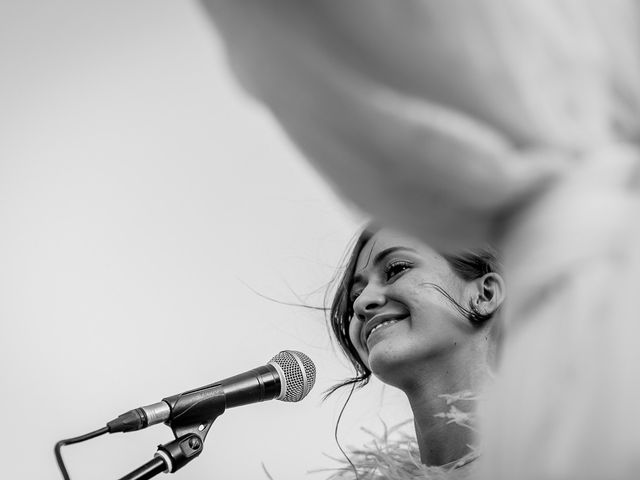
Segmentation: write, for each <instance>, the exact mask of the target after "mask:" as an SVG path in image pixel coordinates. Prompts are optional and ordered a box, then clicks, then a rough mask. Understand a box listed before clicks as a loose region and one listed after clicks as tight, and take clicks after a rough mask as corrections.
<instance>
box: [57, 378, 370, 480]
mask: <svg viewBox="0 0 640 480" xmlns="http://www.w3.org/2000/svg"><path fill="white" fill-rule="evenodd" d="M355 389H356V384H355V382H354V383H352V384H351V390H350V391H349V395H348V396H347V399H346V400H345V401H344V405H342V408H341V409H340V414H339V415H338V420H337V421H336V428H335V429H334V431H333V438H334V439H335V441H336V444H337V445H338V448H339V449H340V451H341V452H342V455H344V458H346V459H347V462H349V465H351V468H352V469H353V473H354V474H355V476H356V480H360V476H359V475H358V469H357V468H356V466H355V465H354V464H353V462H352V461H351V459H350V458H349V455H347V452H345V451H344V449H343V448H342V445H341V444H340V440H339V439H338V427H339V425H340V420H342V414H343V413H344V411H345V409H346V408H347V404H348V403H349V400H351V396H352V395H353V391H354V390H355ZM65 480H66V479H65Z"/></svg>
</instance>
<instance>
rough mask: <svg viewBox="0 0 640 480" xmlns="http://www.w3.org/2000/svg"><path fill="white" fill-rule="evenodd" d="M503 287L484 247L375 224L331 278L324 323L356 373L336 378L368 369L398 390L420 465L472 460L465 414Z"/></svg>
mask: <svg viewBox="0 0 640 480" xmlns="http://www.w3.org/2000/svg"><path fill="white" fill-rule="evenodd" d="M504 293H505V290H504V282H503V280H502V277H501V276H500V274H499V273H497V265H496V259H495V257H494V255H493V254H492V253H491V252H490V251H488V250H485V251H479V252H466V253H465V254H463V255H458V256H449V255H447V256H445V255H441V254H439V253H438V252H436V251H435V250H434V249H432V248H431V247H429V246H427V245H426V244H424V243H421V242H419V241H417V240H415V239H413V238H411V237H409V236H407V235H403V234H400V233H397V232H395V231H392V230H389V229H384V228H383V229H377V228H375V227H369V228H367V229H365V230H364V231H363V232H362V234H361V235H360V237H359V238H358V239H357V241H356V244H355V246H354V248H353V251H352V253H351V256H350V258H349V260H348V262H347V265H346V269H345V273H344V275H343V278H342V279H341V281H340V282H339V284H338V289H337V292H336V295H335V297H334V301H333V304H332V307H331V315H330V320H331V327H332V330H333V333H334V334H335V336H336V338H337V341H338V343H339V345H340V347H341V348H342V350H343V351H344V353H345V354H346V355H347V357H348V358H349V360H350V361H351V362H352V364H353V366H354V367H355V370H356V373H357V375H356V377H354V378H353V379H351V380H348V381H346V382H344V383H343V384H342V385H340V386H344V385H348V384H353V383H358V384H361V385H362V384H365V383H366V382H367V381H368V380H369V378H370V375H371V374H372V373H373V374H374V375H375V376H376V377H378V378H379V379H380V380H382V381H383V382H384V383H386V384H388V385H391V386H394V387H397V388H399V389H400V390H402V391H403V392H404V393H405V394H406V396H407V398H408V400H409V404H410V406H411V409H412V411H413V414H414V425H415V430H416V437H417V441H418V448H419V455H420V461H421V463H423V464H425V465H428V466H439V467H441V468H440V469H439V470H437V469H435V470H434V469H431V473H434V472H436V471H440V472H442V471H447V470H452V469H465V470H466V469H467V468H466V467H465V466H466V465H468V464H470V463H471V461H472V460H474V459H475V458H476V451H475V449H473V448H472V447H471V446H472V445H473V444H474V438H473V428H470V427H472V425H470V424H469V422H470V421H471V419H472V417H473V411H474V409H475V398H476V396H477V395H479V394H481V392H482V390H483V386H484V385H485V383H486V381H487V379H488V378H489V375H490V366H491V365H492V364H493V363H494V360H495V357H496V349H497V337H498V328H497V327H498V324H497V322H495V320H494V318H495V314H496V312H497V311H498V309H499V307H500V305H501V304H502V302H503V299H504ZM338 387H339V386H338ZM338 387H336V388H338ZM455 399H457V401H455ZM452 417H454V420H455V421H452ZM408 463H409V465H408V466H410V463H411V462H408ZM381 469H383V470H384V466H382V467H381ZM417 470H418V471H417V472H416V473H417V474H418V475H420V474H428V473H429V469H417ZM367 473H368V475H369V477H368V478H371V476H373V475H374V474H380V473H382V472H380V471H378V472H367ZM457 473H461V472H456V474H457ZM374 478H375V476H374ZM420 478H425V477H424V476H422V477H420ZM427 478H428V477H427Z"/></svg>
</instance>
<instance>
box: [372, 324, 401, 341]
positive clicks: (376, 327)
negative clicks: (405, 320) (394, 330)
mask: <svg viewBox="0 0 640 480" xmlns="http://www.w3.org/2000/svg"><path fill="white" fill-rule="evenodd" d="M397 321H398V320H385V321H384V322H382V323H379V324H378V325H376V326H375V327H373V330H371V331H370V332H369V335H368V336H367V338H369V337H370V336H371V334H372V333H373V332H375V331H376V330H378V329H379V328H380V327H383V326H385V325H391V324H392V323H396V322H397Z"/></svg>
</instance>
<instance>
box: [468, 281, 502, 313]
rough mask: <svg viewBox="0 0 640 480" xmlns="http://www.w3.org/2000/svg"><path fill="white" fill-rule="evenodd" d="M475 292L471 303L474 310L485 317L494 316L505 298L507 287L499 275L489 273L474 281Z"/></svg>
mask: <svg viewBox="0 0 640 480" xmlns="http://www.w3.org/2000/svg"><path fill="white" fill-rule="evenodd" d="M473 284H474V290H475V291H474V292H473V297H472V298H471V302H472V303H473V305H474V309H476V311H477V312H478V313H481V314H483V315H493V314H494V313H495V312H496V310H498V308H500V305H502V302H504V298H505V293H506V292H505V285H504V280H503V278H502V277H501V276H500V275H499V274H498V273H494V272H492V273H487V274H485V275H483V276H482V277H480V278H478V279H476V280H474V281H473Z"/></svg>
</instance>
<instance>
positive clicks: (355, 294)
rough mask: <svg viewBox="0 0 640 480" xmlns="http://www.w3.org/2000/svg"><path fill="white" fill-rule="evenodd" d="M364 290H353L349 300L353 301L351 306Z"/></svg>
mask: <svg viewBox="0 0 640 480" xmlns="http://www.w3.org/2000/svg"><path fill="white" fill-rule="evenodd" d="M361 293H362V292H361V291H360V290H356V291H353V292H351V295H349V302H350V303H351V307H353V302H355V301H356V299H357V298H358V297H359V296H360V294H361Z"/></svg>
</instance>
